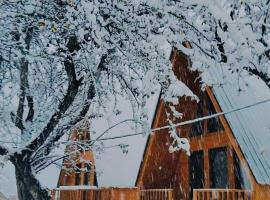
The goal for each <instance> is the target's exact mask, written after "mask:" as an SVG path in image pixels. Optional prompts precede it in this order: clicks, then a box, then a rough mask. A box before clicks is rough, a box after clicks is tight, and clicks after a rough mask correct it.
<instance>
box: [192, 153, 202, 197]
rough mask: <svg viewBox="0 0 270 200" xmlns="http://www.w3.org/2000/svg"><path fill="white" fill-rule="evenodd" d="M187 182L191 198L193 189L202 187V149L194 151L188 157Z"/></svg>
mask: <svg viewBox="0 0 270 200" xmlns="http://www.w3.org/2000/svg"><path fill="white" fill-rule="evenodd" d="M189 183H190V197H191V199H192V191H193V189H196V188H204V162H203V151H194V152H192V153H191V155H190V157H189Z"/></svg>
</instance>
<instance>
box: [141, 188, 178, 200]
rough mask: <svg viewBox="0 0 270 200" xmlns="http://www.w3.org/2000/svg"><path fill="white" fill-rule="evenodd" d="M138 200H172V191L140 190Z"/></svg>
mask: <svg viewBox="0 0 270 200" xmlns="http://www.w3.org/2000/svg"><path fill="white" fill-rule="evenodd" d="M140 200H173V189H148V190H141V191H140Z"/></svg>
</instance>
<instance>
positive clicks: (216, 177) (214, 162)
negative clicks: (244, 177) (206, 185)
mask: <svg viewBox="0 0 270 200" xmlns="http://www.w3.org/2000/svg"><path fill="white" fill-rule="evenodd" d="M209 156H210V159H209V162H210V163H209V166H210V182H211V184H210V186H211V188H227V187H228V163H227V149H226V147H222V148H215V149H210V151H209Z"/></svg>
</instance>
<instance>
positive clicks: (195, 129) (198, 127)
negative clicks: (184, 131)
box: [190, 98, 204, 137]
mask: <svg viewBox="0 0 270 200" xmlns="http://www.w3.org/2000/svg"><path fill="white" fill-rule="evenodd" d="M200 117H203V98H201V99H200V102H199V103H198V105H197V111H196V115H195V119H197V118H200ZM203 127H204V126H203V121H199V122H196V123H193V125H192V130H191V135H190V136H191V137H194V136H199V135H202V134H203Z"/></svg>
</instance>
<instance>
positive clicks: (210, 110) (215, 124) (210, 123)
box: [206, 95, 224, 133]
mask: <svg viewBox="0 0 270 200" xmlns="http://www.w3.org/2000/svg"><path fill="white" fill-rule="evenodd" d="M206 97H207V98H206V99H207V101H206V102H207V108H206V109H207V115H208V116H209V115H213V114H216V111H215V108H214V106H213V104H212V102H211V100H210V98H209V97H208V96H207V95H206ZM207 129H208V130H207V132H208V133H213V132H218V131H221V130H224V129H223V126H222V124H221V122H220V120H219V118H218V117H214V118H210V119H208V120H207Z"/></svg>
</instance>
